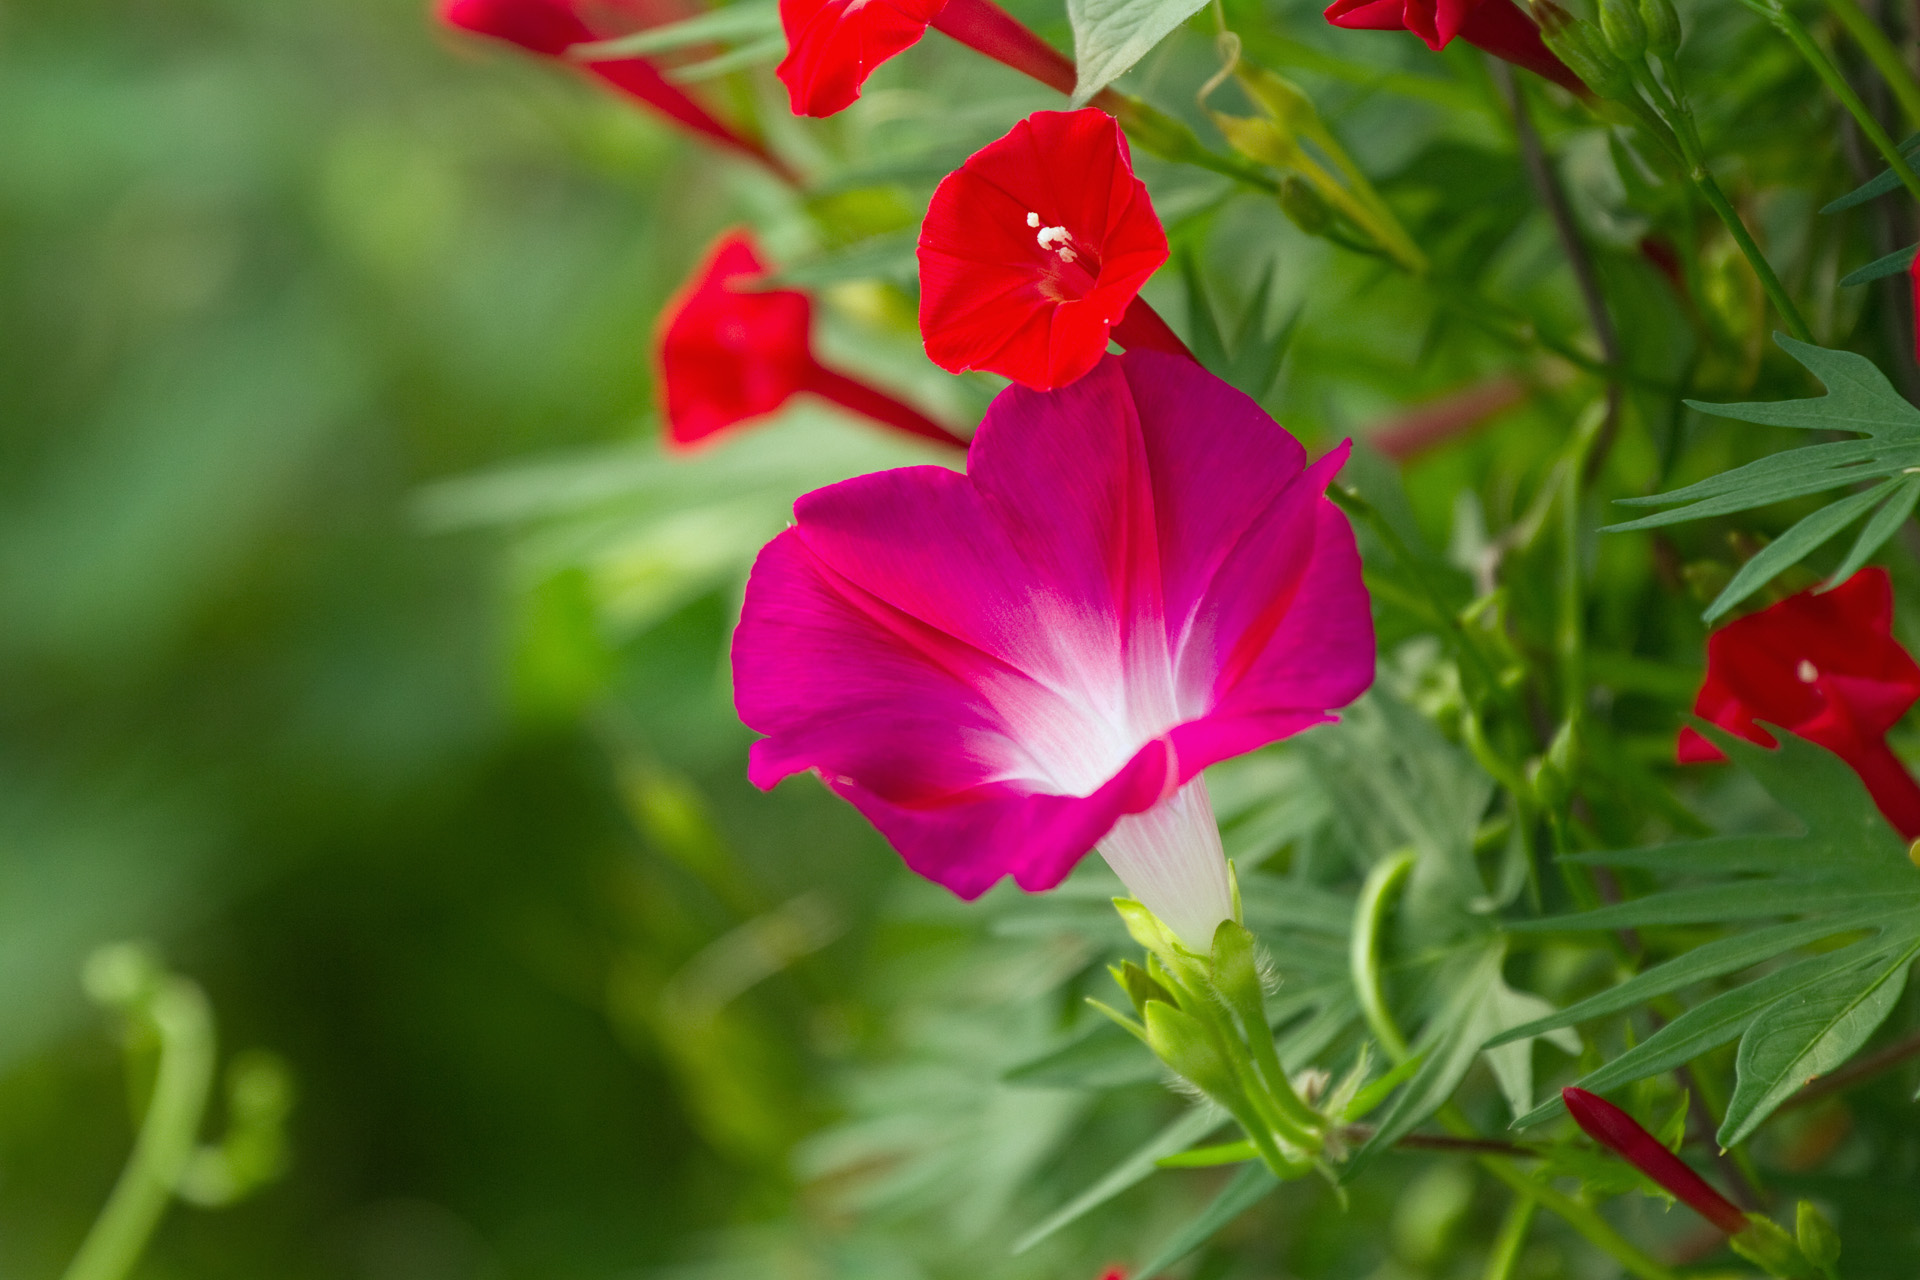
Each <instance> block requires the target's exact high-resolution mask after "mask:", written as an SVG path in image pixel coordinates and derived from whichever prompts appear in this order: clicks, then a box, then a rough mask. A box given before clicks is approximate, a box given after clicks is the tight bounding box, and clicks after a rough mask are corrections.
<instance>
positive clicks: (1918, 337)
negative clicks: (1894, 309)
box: [1907, 254, 1920, 360]
mask: <svg viewBox="0 0 1920 1280" xmlns="http://www.w3.org/2000/svg"><path fill="white" fill-rule="evenodd" d="M1907 283H1908V285H1909V287H1911V288H1912V290H1913V300H1914V302H1915V303H1916V304H1920V254H1915V255H1914V258H1913V261H1912V262H1910V263H1908V264H1907ZM1913 358H1914V359H1915V360H1920V324H1917V325H1915V326H1914V327H1913Z"/></svg>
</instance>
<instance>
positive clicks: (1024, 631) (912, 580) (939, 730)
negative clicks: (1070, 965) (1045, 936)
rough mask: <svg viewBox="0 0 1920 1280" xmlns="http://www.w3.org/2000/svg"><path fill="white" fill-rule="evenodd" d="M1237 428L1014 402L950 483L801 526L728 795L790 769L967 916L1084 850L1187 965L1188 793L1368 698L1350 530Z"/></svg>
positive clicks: (921, 478)
mask: <svg viewBox="0 0 1920 1280" xmlns="http://www.w3.org/2000/svg"><path fill="white" fill-rule="evenodd" d="M1346 454H1347V447H1346V446H1345V445H1342V446H1341V447H1340V448H1339V449H1337V450H1335V451H1334V452H1333V453H1331V454H1329V455H1327V456H1326V457H1324V458H1322V459H1320V460H1319V461H1318V462H1316V463H1314V464H1312V465H1311V466H1309V465H1308V464H1307V459H1306V453H1305V451H1304V450H1303V449H1302V448H1301V447H1300V444H1299V442H1298V441H1296V440H1295V439H1294V438H1293V437H1292V436H1291V435H1289V434H1287V432H1286V431H1285V430H1284V429H1282V428H1281V427H1280V426H1279V425H1278V424H1276V423H1275V422H1274V421H1273V419H1271V418H1269V417H1268V416H1267V415H1266V414H1265V413H1264V412H1263V411H1262V410H1261V409H1260V407H1259V406H1258V405H1256V404H1255V403H1254V402H1253V401H1252V400H1250V399H1248V398H1247V397H1246V396H1244V395H1242V394H1241V393H1240V392H1238V391H1236V390H1234V389H1233V388H1232V387H1230V386H1228V385H1227V384H1226V383H1224V382H1222V381H1220V380H1219V379H1218V378H1215V377H1214V376H1212V375H1211V374H1209V373H1207V372H1206V371H1205V370H1203V369H1201V368H1200V367H1199V366H1198V365H1196V364H1194V363H1193V362H1192V361H1190V360H1184V359H1181V358H1179V357H1177V356H1171V355H1166V354H1163V353H1160V352H1156V351H1149V350H1140V351H1131V352H1128V353H1127V354H1126V355H1123V356H1111V355H1110V356H1106V357H1104V358H1103V359H1102V360H1101V361H1100V363H1099V364H1097V365H1096V366H1095V367H1094V369H1093V372H1091V373H1089V374H1088V375H1087V376H1086V377H1084V378H1082V379H1080V380H1079V381H1077V382H1074V383H1072V384H1071V385H1069V386H1066V387H1063V388H1061V389H1059V390H1055V391H1046V392H1041V391H1032V390H1029V389H1027V388H1025V387H1019V386H1014V387H1009V388H1008V389H1007V390H1006V391H1004V392H1002V393H1001V394H1000V396H999V398H998V399H996V400H995V401H994V403H993V406H992V408H991V409H989V410H988V412H987V415H986V418H985V420H984V421H983V422H982V423H981V424H980V429H979V432H978V433H977V434H976V435H975V436H974V438H973V443H972V446H971V448H970V450H969V452H968V458H967V474H965V475H960V474H958V473H956V472H953V471H949V470H947V469H945V468H942V467H932V466H924V467H908V468H904V469H901V470H897V471H886V472H881V473H879V474H876V475H868V476H860V477H857V478H855V479H852V480H847V481H843V482H842V483H840V484H836V485H831V486H829V487H827V488H825V489H820V490H816V491H815V492H813V493H810V494H808V495H806V496H805V497H803V498H801V499H800V500H799V502H798V503H796V504H795V506H794V516H795V523H794V524H793V526H792V527H791V528H789V529H787V530H786V531H785V532H784V533H782V534H781V535H780V536H779V537H777V538H775V539H774V540H773V541H772V542H770V543H769V544H767V546H766V548H765V549H764V550H763V551H762V552H761V553H760V558H759V560H758V561H757V562H756V563H755V565H754V568H753V574H752V576H751V578H750V579H749V581H748V583H747V591H746V599H745V603H744V605H743V607H742V612H741V619H740V627H739V630H738V631H737V632H736V633H735V635H734V642H733V673H734V695H735V701H736V705H737V706H738V708H739V711H740V717H741V719H742V720H744V721H745V722H746V723H747V724H748V725H749V726H750V727H752V728H753V729H756V730H758V731H759V732H761V733H763V734H765V735H767V736H766V737H765V738H764V739H762V740H761V741H760V742H757V743H755V744H754V747H753V752H752V755H751V757H750V762H749V766H748V773H749V776H750V777H751V779H752V780H753V782H754V784H755V785H757V786H760V787H763V788H765V787H771V786H773V785H774V784H775V783H776V782H778V781H779V780H780V779H782V778H784V777H787V776H788V775H789V774H793V773H797V772H800V771H802V770H809V769H810V770H813V771H814V772H815V773H817V774H818V775H819V776H820V778H821V779H822V781H824V782H825V783H826V785H827V786H828V787H830V788H831V789H832V790H834V791H835V792H837V793H838V794H839V795H841V796H843V797H844V798H846V799H847V800H848V801H850V802H851V803H852V804H853V805H854V806H855V807H856V808H858V809H859V810H860V812H861V813H862V814H864V815H865V816H866V817H867V819H868V820H869V821H871V822H872V823H873V825H874V826H875V827H877V828H879V830H880V832H881V834H882V835H884V836H885V837H886V838H887V839H888V840H889V841H890V842H891V843H892V844H893V846H894V848H895V849H897V850H898V851H899V852H900V854H901V856H902V857H904V858H905V859H906V862H907V865H908V866H910V867H912V868H913V869H914V870H915V871H917V872H919V873H920V874H921V875H923V876H926V877H927V878H929V879H931V880H935V881H938V882H939V883H940V884H943V885H945V886H947V887H948V888H949V889H952V890H953V891H954V892H955V893H957V894H959V895H960V896H961V897H963V898H974V897H977V896H978V895H980V894H981V893H984V892H985V891H986V890H987V889H988V888H990V887H991V886H992V885H994V884H995V883H996V882H997V881H999V880H1000V879H1002V878H1003V877H1006V876H1011V877H1013V880H1014V882H1015V883H1017V884H1018V885H1020V887H1021V888H1023V889H1027V890H1043V889H1050V888H1052V887H1053V886H1055V885H1057V884H1058V883H1059V882H1060V881H1061V880H1062V879H1064V878H1065V877H1066V875H1067V873H1068V872H1069V871H1071V870H1072V869H1073V867H1074V864H1075V863H1077V862H1078V861H1079V860H1080V858H1081V857H1082V856H1084V855H1085V854H1086V853H1087V852H1088V851H1089V850H1091V849H1093V848H1094V847H1095V846H1098V847H1099V849H1100V852H1101V853H1102V854H1103V855H1104V856H1105V858H1106V860H1107V862H1108V863H1109V864H1110V865H1111V866H1112V867H1113V869H1114V871H1115V872H1116V873H1117V874H1118V875H1119V876H1120V879H1121V880H1122V881H1124V882H1125V884H1126V885H1127V888H1128V889H1129V890H1130V891H1131V892H1132V894H1133V895H1134V896H1135V897H1136V898H1138V899H1139V900H1140V901H1141V902H1142V903H1144V904H1145V905H1146V906H1147V907H1148V908H1149V909H1150V910H1152V911H1153V912H1154V914H1156V915H1157V916H1159V917H1160V918H1161V919H1162V920H1163V921H1164V922H1165V923H1166V924H1167V925H1168V926H1170V927H1171V928H1172V929H1173V930H1174V932H1175V933H1177V934H1178V935H1179V936H1180V937H1181V939H1182V940H1183V941H1185V942H1186V943H1187V944H1188V945H1190V946H1192V947H1194V948H1196V949H1205V948H1206V947H1207V946H1208V945H1209V944H1210V943H1211V942H1212V938H1213V930H1214V927H1215V926H1216V925H1217V924H1218V923H1219V922H1220V921H1221V920H1223V919H1226V918H1227V917H1228V916H1229V915H1230V914H1231V911H1232V905H1231V900H1230V894H1229V888H1228V883H1227V872H1226V862H1225V859H1224V857H1223V856H1222V854H1221V850H1220V837H1219V832H1218V829H1217V827H1216V825H1215V823H1214V820H1213V812H1212V806H1211V804H1210V802H1209V800H1208V798H1207V792H1206V788H1205V785H1204V783H1203V782H1202V781H1201V779H1200V771H1201V770H1202V769H1204V768H1205V767H1206V766H1208V765H1210V764H1213V763H1215V762H1216V761H1219V760H1223V759H1226V758H1227V757H1229V756H1234V755H1239V754H1241V753H1243V752H1246V751H1251V750H1253V749H1254V748H1256V747H1259V746H1263V745H1265V744H1266V743H1269V742H1273V741H1275V740H1277V739H1280V738H1284V737H1287V736H1288V735H1290V734H1293V733H1298V732H1299V731H1301V730H1302V729H1306V728H1309V727H1310V726H1313V725H1317V724H1322V723H1325V722H1327V721H1330V720H1332V719H1333V718H1334V717H1333V716H1332V715H1331V714H1330V709H1331V708H1337V707H1340V706H1344V705H1345V704H1346V703H1348V702H1350V701H1351V700H1352V699H1354V698H1355V697H1357V696H1359V694H1360V693H1361V692H1363V691H1364V690H1365V689H1366V688H1367V686H1368V685H1369V684H1370V683H1371V682H1372V680H1373V659H1374V645H1373V624H1372V619H1371V617H1370V613H1369V607H1368V601H1367V594H1366V590H1365V588H1364V587H1363V586H1362V585H1361V581H1360V558H1359V554H1358V552H1357V551H1356V550H1355V547H1354V539H1353V531H1352V529H1351V527H1350V526H1349V525H1348V524H1347V521H1346V518H1345V517H1344V516H1343V515H1341V514H1340V512H1339V510H1338V508H1336V507H1335V506H1334V505H1333V504H1332V503H1331V502H1329V501H1328V500H1327V498H1326V497H1325V490H1326V486H1327V483H1328V482H1329V481H1330V480H1331V479H1332V477H1333V475H1334V473H1335V472H1337V471H1338V470H1339V468H1340V466H1341V464H1342V463H1343V462H1344V460H1345V458H1346Z"/></svg>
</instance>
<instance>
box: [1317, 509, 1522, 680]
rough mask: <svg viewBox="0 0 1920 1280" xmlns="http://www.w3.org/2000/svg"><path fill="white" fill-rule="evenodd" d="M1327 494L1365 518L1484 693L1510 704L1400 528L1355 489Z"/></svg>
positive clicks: (1492, 671) (1471, 639)
mask: <svg viewBox="0 0 1920 1280" xmlns="http://www.w3.org/2000/svg"><path fill="white" fill-rule="evenodd" d="M1327 497H1329V498H1331V499H1332V500H1333V501H1334V503H1335V504H1336V505H1338V506H1339V507H1340V508H1341V509H1342V510H1344V511H1345V512H1346V513H1347V514H1348V515H1350V516H1354V517H1357V518H1358V519H1360V520H1362V521H1364V522H1365V523H1366V525H1367V527H1368V528H1370V529H1372V530H1373V531H1374V533H1375V534H1376V535H1378V536H1379V538H1380V540H1381V541H1382V542H1384V543H1386V544H1387V550H1389V551H1391V552H1392V553H1393V557H1394V559H1396V560H1398V561H1399V562H1400V564H1401V567H1402V568H1404V569H1405V570H1406V571H1407V576H1408V577H1410V578H1412V579H1413V581H1414V584H1415V585H1416V586H1417V587H1418V588H1419V589H1420V594H1421V596H1422V597H1423V598H1424V600H1425V603H1426V605H1427V608H1428V609H1430V610H1432V613H1433V620H1434V622H1435V623H1436V624H1437V625H1438V626H1440V628H1441V629H1442V630H1444V631H1445V632H1446V633H1447V634H1448V636H1449V637H1450V638H1451V639H1452V641H1453V645H1454V648H1455V649H1456V650H1457V651H1458V654H1459V657H1460V660H1461V661H1462V662H1463V663H1464V664H1466V665H1467V666H1468V667H1470V668H1471V669H1472V671H1473V674H1474V676H1475V677H1477V678H1478V679H1479V680H1480V681H1482V682H1483V684H1484V687H1485V690H1486V695H1487V696H1488V697H1489V698H1495V699H1499V700H1500V701H1501V702H1503V703H1511V702H1512V700H1513V699H1512V691H1511V690H1509V689H1507V687H1506V686H1505V685H1503V684H1501V683H1500V677H1499V674H1498V673H1497V672H1496V671H1495V670H1494V667H1493V664H1492V663H1491V662H1490V661H1488V659H1487V656H1486V654H1484V653H1482V652H1481V651H1480V646H1479V645H1478V644H1476V643H1475V642H1474V638H1473V636H1472V635H1471V634H1470V633H1469V632H1468V631H1467V629H1466V627H1465V626H1464V625H1463V624H1462V623H1461V621H1460V617H1459V615H1458V614H1457V613H1455V612H1454V611H1453V609H1452V608H1451V607H1450V606H1449V605H1448V604H1447V602H1446V601H1445V600H1444V599H1442V598H1441V596H1440V593H1439V592H1438V591H1437V590H1435V589H1434V586H1433V584H1432V583H1431V582H1429V581H1428V580H1427V575H1426V574H1424V573H1422V572H1421V571H1420V565H1419V563H1418V561H1417V560H1416V559H1415V557H1414V554H1413V549H1412V548H1411V547H1409V546H1408V545H1407V543H1406V539H1404V538H1402V537H1401V536H1400V534H1399V531H1398V530H1396V529H1395V528H1394V527H1393V526H1392V525H1391V524H1389V523H1388V522H1387V518H1386V517H1385V516H1383V515H1381V514H1380V511H1379V509H1378V508H1377V507H1375V506H1374V505H1373V504H1372V503H1371V502H1368V501H1367V500H1366V499H1365V498H1363V497H1361V496H1360V494H1359V492H1358V491H1357V490H1354V489H1349V488H1346V487H1345V486H1343V485H1339V484H1333V485H1328V486H1327Z"/></svg>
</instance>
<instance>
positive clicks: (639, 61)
mask: <svg viewBox="0 0 1920 1280" xmlns="http://www.w3.org/2000/svg"><path fill="white" fill-rule="evenodd" d="M579 65H580V66H581V67H582V68H583V69H584V70H585V71H586V72H587V73H588V74H589V75H591V76H593V77H595V78H596V79H598V80H601V81H603V82H604V83H606V84H609V85H612V86H613V87H614V88H616V89H618V90H620V91H621V92H622V93H625V94H627V95H628V96H630V97H633V98H637V99H639V100H640V101H641V102H644V103H646V104H647V105H648V106H650V107H652V108H653V109H654V110H655V111H658V112H660V114H662V115H664V116H666V117H667V118H669V119H670V120H673V121H674V122H675V123H677V124H679V125H680V126H681V127H683V128H685V129H687V130H689V131H691V132H693V133H697V134H699V135H700V136H702V137H704V138H707V139H709V140H711V141H713V142H717V143H719V144H720V145H721V146H723V147H730V148H732V149H733V150H735V151H738V152H739V153H740V154H742V155H745V156H750V157H751V158H753V159H755V160H758V161H759V162H760V163H761V164H763V165H765V166H766V167H767V168H768V169H769V170H771V171H772V172H773V174H774V176H775V177H777V178H779V179H781V180H782V181H784V182H787V183H789V184H791V185H793V186H796V187H797V186H799V185H800V178H799V176H798V175H797V174H795V173H794V172H793V170H791V169H789V168H787V166H786V164H785V162H783V161H782V160H780V159H779V158H778V157H777V156H775V155H773V154H772V153H771V152H769V151H768V150H767V149H766V148H765V147H763V146H761V145H760V144H759V143H758V142H755V141H753V140H752V139H750V138H746V137H743V136H741V134H740V133H739V132H738V131H737V130H735V129H734V128H733V127H732V126H731V125H729V124H727V123H725V122H724V121H722V120H720V119H718V118H716V117H715V116H714V115H713V114H712V113H711V112H709V111H708V110H707V109H706V108H705V107H703V106H701V105H700V104H699V103H698V102H697V101H695V100H694V98H693V97H692V96H691V95H690V94H688V93H687V92H686V90H684V89H682V88H681V87H680V86H679V85H677V84H675V83H673V82H672V81H671V80H669V79H667V78H666V77H665V76H664V75H662V74H660V69H659V68H658V67H656V66H654V65H653V64H652V63H651V62H648V61H647V60H646V59H645V58H612V59H604V60H601V61H598V62H583V63H581V64H579Z"/></svg>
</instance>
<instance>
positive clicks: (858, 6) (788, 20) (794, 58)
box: [774, 0, 946, 116]
mask: <svg viewBox="0 0 1920 1280" xmlns="http://www.w3.org/2000/svg"><path fill="white" fill-rule="evenodd" d="M945 3H946V0H780V25H781V26H782V27H784V28H785V29H786V33H787V56H786V58H785V60H783V61H782V62H781V63H780V65H779V66H778V67H777V68H775V70H774V74H775V75H777V76H779V77H780V82H781V83H782V84H784V85H786V86H787V94H788V96H789V97H790V98H791V99H792V100H793V114H795V115H797V116H830V115H832V114H833V113H834V112H836V111H839V110H841V109H842V108H844V107H845V106H846V105H847V104H848V103H850V102H852V101H853V100H854V99H855V98H857V97H859V96H860V86H861V85H862V84H864V83H866V79H867V73H868V72H870V71H872V70H873V69H874V68H875V67H877V66H879V65H880V64H881V63H883V62H885V61H886V60H887V59H888V58H891V57H893V55H894V54H896V53H899V52H901V51H902V50H904V49H908V48H911V47H912V46H913V45H915V44H917V43H919V40H920V37H921V36H922V35H924V34H926V30H927V24H928V23H929V22H932V21H933V17H934V15H935V14H937V13H939V12H940V9H941V6H942V5H944V4H945Z"/></svg>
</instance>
